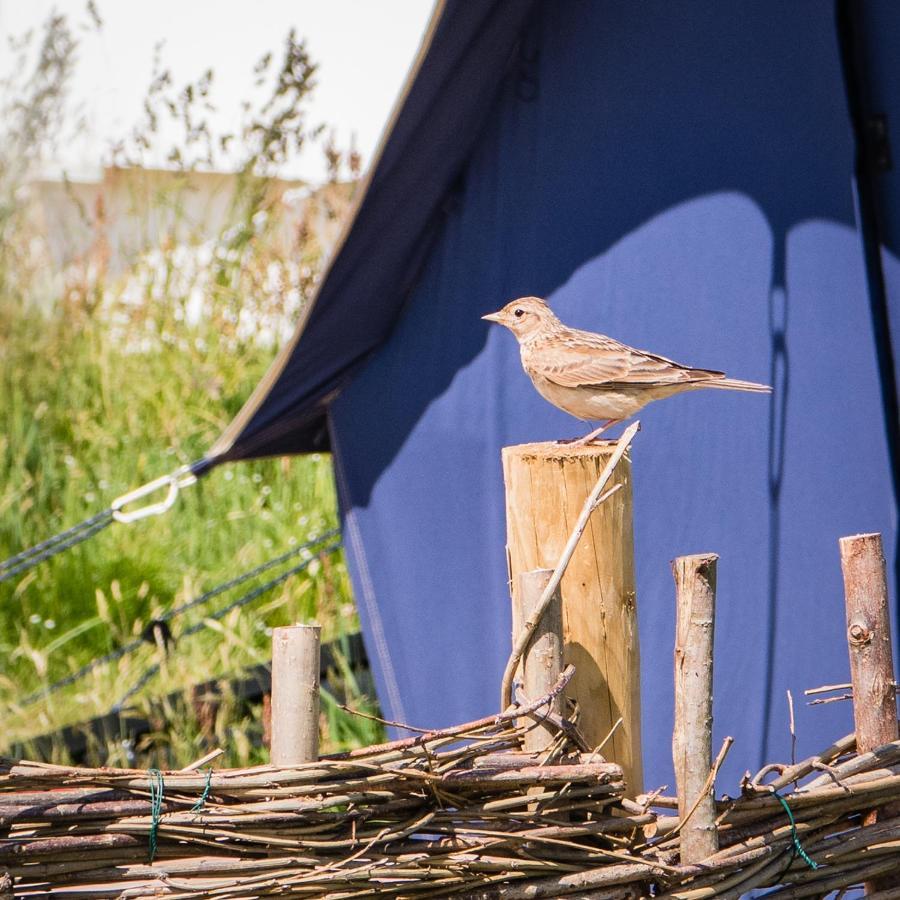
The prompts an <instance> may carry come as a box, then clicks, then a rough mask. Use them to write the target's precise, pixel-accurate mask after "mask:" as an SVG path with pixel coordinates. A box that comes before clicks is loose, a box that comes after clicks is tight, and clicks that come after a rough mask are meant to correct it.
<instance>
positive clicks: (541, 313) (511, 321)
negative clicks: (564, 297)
mask: <svg viewBox="0 0 900 900" xmlns="http://www.w3.org/2000/svg"><path fill="white" fill-rule="evenodd" d="M481 318H482V319H485V320H486V321H488V322H497V323H498V324H499V325H505V326H506V327H507V328H508V329H509V330H510V331H511V332H512V333H513V334H514V335H515V336H516V338H518V340H519V343H523V342H524V341H528V340H531V339H532V338H534V337H536V336H537V335H538V334H540V333H541V332H543V331H545V330H546V329H548V328H551V329H552V328H553V326H554V325H556V324H557V323H558V322H559V320H558V319H557V318H556V316H555V315H554V314H553V310H552V309H550V307H549V306H547V304H546V303H545V302H544V301H543V300H541V298H540V297H520V298H519V299H518V300H513V301H511V302H510V303H507V304H506V306H504V307H503V309H498V310H497V312H495V313H490V314H489V315H487V316H482V317H481Z"/></svg>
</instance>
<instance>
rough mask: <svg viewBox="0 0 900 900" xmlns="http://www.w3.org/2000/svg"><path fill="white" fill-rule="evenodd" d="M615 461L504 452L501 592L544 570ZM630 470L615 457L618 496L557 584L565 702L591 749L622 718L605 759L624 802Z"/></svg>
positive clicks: (633, 766) (633, 764)
mask: <svg viewBox="0 0 900 900" xmlns="http://www.w3.org/2000/svg"><path fill="white" fill-rule="evenodd" d="M613 452H614V445H613V444H606V443H604V444H590V445H588V446H586V447H571V446H567V445H565V444H556V443H553V442H550V443H542V444H522V445H520V446H515V447H506V448H504V450H503V473H504V478H505V481H506V527H507V550H508V553H509V564H510V582H511V588H512V592H513V595H514V597H517V595H518V592H519V591H520V589H521V588H520V582H519V576H520V575H521V574H522V573H523V572H529V571H531V570H533V569H546V568H553V567H554V566H556V564H557V563H558V561H559V559H560V556H561V554H562V552H563V550H564V548H565V547H566V544H567V542H568V540H569V537H570V535H571V533H572V529H573V527H574V526H575V524H576V521H577V520H578V517H579V514H580V513H581V511H582V508H583V507H584V504H585V500H586V499H587V498H588V496H589V495H590V493H591V489H592V488H593V487H594V485H595V484H596V482H597V479H598V476H599V475H600V472H601V471H602V470H603V468H604V466H605V464H606V463H607V461H608V460H609V459H610V456H611V455H612V453H613ZM630 482H631V463H630V461H629V459H628V457H627V456H626V457H624V458H623V459H622V460H621V461H620V462H619V464H618V466H617V467H616V469H615V471H614V472H613V475H612V477H611V479H610V481H609V484H608V487H609V488H610V489H611V488H614V487H616V486H621V489H620V490H618V491H617V492H616V494H615V495H614V496H611V497H610V498H609V499H608V500H606V501H605V502H604V503H602V504H600V506H598V507H597V509H596V510H595V511H594V512H593V513H592V515H591V517H590V520H589V522H588V525H587V529H586V531H585V532H584V535H583V536H582V538H581V540H580V541H579V542H578V544H577V546H576V548H575V550H574V553H573V555H572V558H571V561H570V562H569V565H568V568H567V569H566V572H565V575H564V576H563V579H562V584H561V594H562V607H563V612H562V616H563V637H564V647H563V664H564V665H569V664H573V665H574V666H575V677H574V678H573V679H572V682H571V683H570V685H569V687H568V688H567V692H566V694H567V697H568V698H569V699H574V700H576V701H577V702H578V708H579V727H580V729H581V732H582V734H583V735H584V737H585V738H586V740H587V742H588V744H590V745H592V746H597V745H599V744H600V743H601V742H602V741H603V740H604V739H605V738H606V737H607V736H608V735H609V733H610V730H611V729H612V728H613V726H614V725H615V723H616V721H617V720H618V719H619V718H620V717H621V718H622V725H621V726H620V727H619V728H618V729H616V730H615V732H614V734H613V735H612V737H611V738H610V740H609V741H608V742H607V744H606V746H605V748H604V751H603V753H604V756H606V757H608V758H609V759H611V760H613V761H614V762H617V763H618V764H619V765H621V766H622V768H623V769H624V771H625V778H626V781H627V783H628V789H629V793H630V794H631V795H632V796H634V795H635V794H637V793H639V792H640V790H641V788H642V770H641V730H640V727H641V726H640V723H641V706H640V649H639V644H638V630H637V611H636V608H635V589H634V534H633V527H632V497H631V483H630Z"/></svg>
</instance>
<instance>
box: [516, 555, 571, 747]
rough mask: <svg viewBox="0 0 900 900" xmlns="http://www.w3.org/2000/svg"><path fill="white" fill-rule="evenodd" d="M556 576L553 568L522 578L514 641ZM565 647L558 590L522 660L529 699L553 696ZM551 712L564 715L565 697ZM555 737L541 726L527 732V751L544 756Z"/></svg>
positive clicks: (522, 678)
mask: <svg viewBox="0 0 900 900" xmlns="http://www.w3.org/2000/svg"><path fill="white" fill-rule="evenodd" d="M552 574H553V570H552V569H534V570H533V571H531V572H523V573H522V574H521V575H520V576H519V590H518V591H514V592H513V642H515V637H516V635H517V634H518V633H519V631H520V630H521V627H522V623H523V622H524V621H525V620H526V619H528V617H529V616H530V615H531V614H532V613H533V612H534V611H535V609H536V608H537V605H538V601H539V600H540V599H541V595H542V594H543V592H544V588H545V587H547V583H548V582H549V581H550V576H551V575H552ZM562 648H563V626H562V595H561V594H560V592H559V590H558V589H557V591H556V593H554V595H553V600H552V601H551V603H550V606H549V607H547V611H546V612H545V613H544V615H543V616H542V618H541V621H540V624H539V625H538V627H537V630H536V631H535V633H534V637H533V638H532V641H531V643H530V644H529V647H528V650H527V652H526V654H525V658H524V659H523V660H522V666H521V669H520V681H521V683H522V690H523V691H524V692H525V696H526V697H527V698H528V699H529V700H536V699H537V698H538V697H543V696H544V695H545V694H548V693H550V691H551V690H552V688H553V685H555V684H556V682H557V681H558V680H559V676H560V673H561V672H562V670H563V665H562ZM549 711H550V712H551V713H555V714H556V715H562V712H563V698H562V696H557V697H555V698H554V699H553V702H552V703H551V704H550V707H549ZM528 724H531V723H530V722H529V723H528ZM555 736H556V729H555V728H553V727H550V726H546V725H538V726H536V727H534V728H531V729H529V730H528V731H527V732H526V734H525V739H524V749H525V750H526V751H527V752H529V753H540V752H542V751H544V750H546V749H547V747H548V746H549V745H550V744H551V743H552V741H553V739H554V737H555Z"/></svg>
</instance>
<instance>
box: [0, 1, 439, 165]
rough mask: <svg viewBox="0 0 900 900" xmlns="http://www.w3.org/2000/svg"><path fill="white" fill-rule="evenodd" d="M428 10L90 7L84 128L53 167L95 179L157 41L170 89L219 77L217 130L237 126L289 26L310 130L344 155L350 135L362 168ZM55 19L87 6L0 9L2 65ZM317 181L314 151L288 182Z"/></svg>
mask: <svg viewBox="0 0 900 900" xmlns="http://www.w3.org/2000/svg"><path fill="white" fill-rule="evenodd" d="M432 6H433V0H252V2H247V0H152V2H147V0H97V7H98V10H99V12H100V15H101V17H102V19H103V22H104V24H103V28H102V30H101V32H100V33H99V34H98V33H97V32H95V31H93V30H89V29H85V30H83V31H79V34H80V37H81V40H82V44H81V50H80V54H79V63H78V68H77V71H76V75H75V78H74V81H73V89H72V95H73V102H74V103H75V104H77V105H78V106H79V107H80V108H82V109H83V110H84V112H85V113H86V114H87V120H88V122H89V127H88V130H87V131H85V132H84V133H82V134H81V135H79V137H78V139H77V140H75V141H72V142H70V143H69V144H68V146H67V147H66V148H65V149H64V150H63V151H61V159H60V160H58V162H59V164H60V166H61V167H62V168H65V169H66V170H67V171H68V172H69V174H70V175H73V176H75V177H77V176H79V175H81V176H86V177H90V176H92V175H94V174H96V172H97V169H98V166H99V163H100V160H101V156H102V155H103V151H104V149H105V148H106V147H107V146H108V145H109V144H110V142H111V141H112V140H114V139H116V138H119V137H122V136H124V135H125V134H127V133H128V132H129V131H130V130H131V128H132V126H134V125H135V124H136V123H137V121H138V120H139V118H140V112H141V102H142V100H143V97H144V95H145V93H146V89H147V86H148V85H149V83H150V78H151V72H152V62H153V52H154V47H155V45H156V44H157V43H158V42H159V41H160V40H165V46H164V49H163V55H162V60H163V64H164V66H166V67H168V68H169V69H171V71H172V74H173V78H174V83H175V85H176V86H181V85H182V84H183V83H184V82H186V81H188V80H194V79H196V78H198V77H199V76H200V75H201V74H202V73H203V72H204V71H205V70H206V69H207V68H210V67H211V68H213V69H214V70H215V88H214V93H213V97H214V102H215V103H216V105H217V106H218V107H219V109H220V118H219V119H218V120H217V121H219V122H220V123H221V124H222V125H223V126H224V127H225V128H226V129H232V128H236V127H237V125H238V123H239V121H240V102H241V100H243V99H246V98H247V97H248V96H249V95H250V93H251V86H252V80H253V78H252V67H253V65H254V63H255V62H256V61H257V60H258V59H259V58H260V57H261V56H262V55H263V54H264V53H265V52H267V51H270V50H271V51H273V52H274V54H275V59H276V60H277V59H278V58H279V51H280V48H281V45H282V44H283V42H284V39H285V36H286V35H287V33H288V31H289V29H290V28H291V27H294V28H296V30H297V34H298V35H299V36H301V37H305V38H306V39H307V47H308V49H309V52H310V55H311V56H312V58H313V59H314V60H315V61H317V62H318V63H319V72H318V76H317V82H318V87H317V88H316V90H315V92H314V94H313V96H312V99H311V103H310V106H309V109H310V121H311V122H320V121H321V122H327V123H329V124H331V125H334V126H335V133H336V136H337V141H338V145H339V146H342V147H346V146H348V144H349V141H350V137H351V135H355V136H356V142H357V147H358V149H359V150H360V151H361V152H362V154H363V159H364V162H365V163H366V164H368V162H369V160H370V159H371V156H372V152H373V150H374V148H375V145H376V143H377V141H378V137H379V135H380V133H381V130H382V128H383V126H384V123H385V122H386V120H387V117H388V115H389V113H390V110H391V108H392V106H393V103H394V101H395V99H396V97H397V94H398V92H399V90H400V87H401V86H402V84H403V81H404V78H405V77H406V74H407V71H408V69H409V66H410V64H411V63H412V60H413V58H414V57H415V54H416V50H417V49H418V46H419V41H420V39H421V36H422V34H423V32H424V29H425V26H426V24H427V22H428V17H429V14H430V12H431V8H432ZM54 10H55V11H57V12H60V13H64V14H66V15H67V16H69V17H70V18H71V19H72V20H73V21H77V22H83V23H86V22H87V17H86V15H85V12H84V10H85V2H84V0H55V2H54V0H0V40H2V44H0V54H2V55H3V56H6V57H8V56H9V54H8V51H7V46H6V37H7V36H8V35H20V34H22V33H23V32H24V31H25V30H27V29H28V28H32V27H37V26H40V24H41V23H42V22H43V21H44V20H45V19H46V18H47V17H48V16H49V15H50V14H51V12H53V11H54ZM0 60H2V58H0ZM323 171H324V168H323V165H322V161H321V154H320V153H319V152H316V151H315V150H311V151H309V152H306V153H304V155H303V157H302V158H300V159H299V160H296V161H295V162H293V163H292V164H291V166H290V169H289V174H291V175H294V176H299V177H303V178H309V179H317V178H319V177H321V175H322V173H323Z"/></svg>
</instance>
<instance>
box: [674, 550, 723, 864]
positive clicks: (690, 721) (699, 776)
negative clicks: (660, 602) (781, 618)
mask: <svg viewBox="0 0 900 900" xmlns="http://www.w3.org/2000/svg"><path fill="white" fill-rule="evenodd" d="M717 560H718V557H717V556H716V555H715V554H714V553H703V554H697V555H695V556H680V557H678V559H676V560H673V562H672V574H673V576H674V578H675V727H674V730H673V732H672V760H673V762H674V764H675V782H676V785H677V787H678V815H679V817H680V818H681V820H682V822H685V819H686V822H685V824H684V825H683V827H682V829H681V864H682V865H688V864H690V863H696V862H700V861H701V860H704V859H706V858H707V857H708V856H712V854H713V853H715V852H716V851H717V850H718V849H719V843H718V832H717V830H716V803H715V798H714V796H713V792H712V790H711V789H710V788H711V785H709V784H708V782H707V779H708V777H709V773H710V770H711V768H712V723H713V715H712V704H713V639H714V636H715V616H716V561H717Z"/></svg>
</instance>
